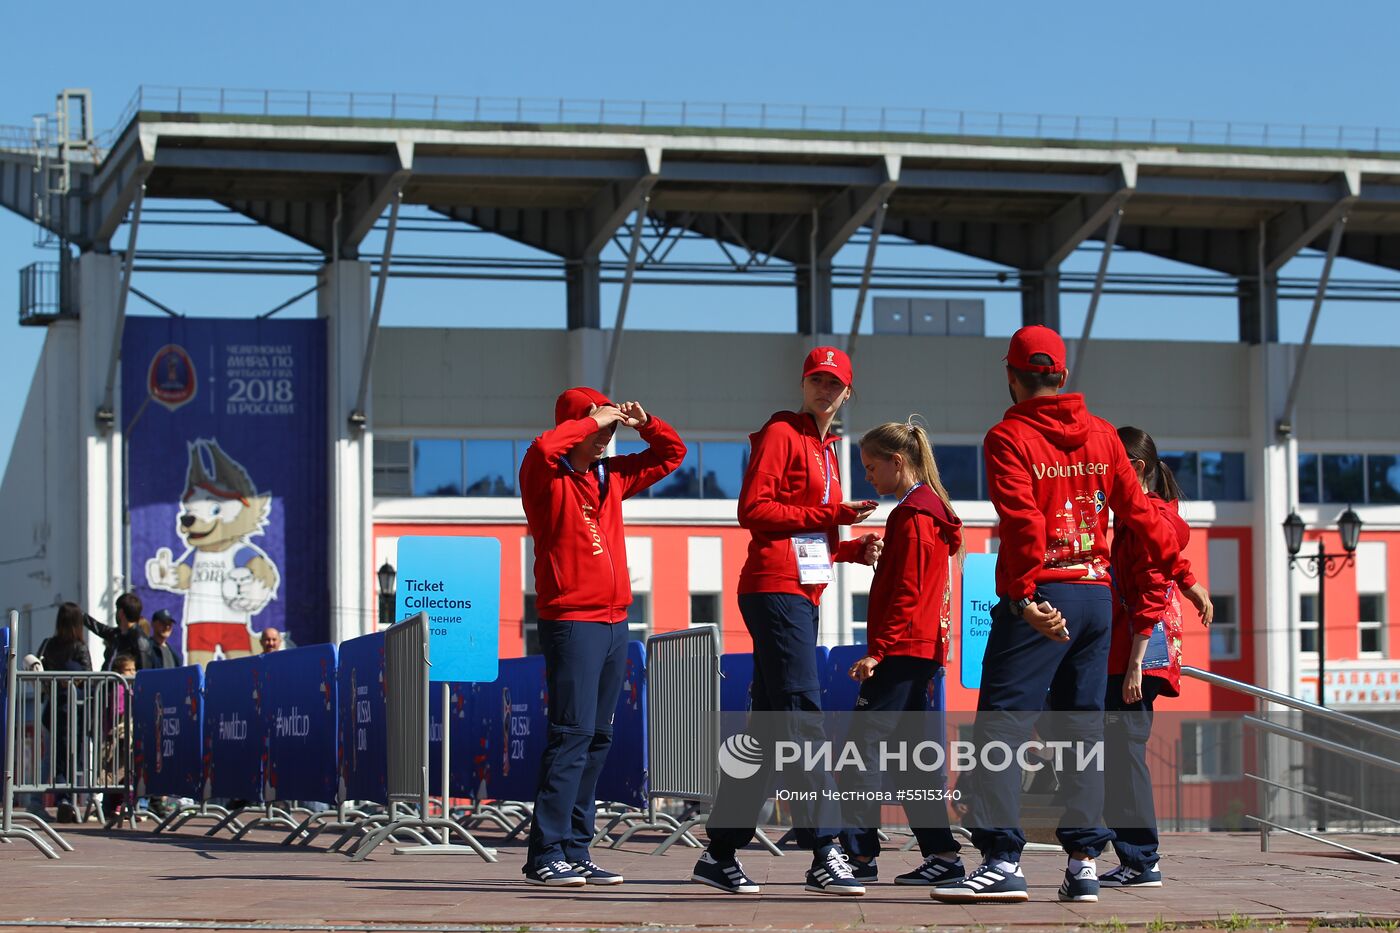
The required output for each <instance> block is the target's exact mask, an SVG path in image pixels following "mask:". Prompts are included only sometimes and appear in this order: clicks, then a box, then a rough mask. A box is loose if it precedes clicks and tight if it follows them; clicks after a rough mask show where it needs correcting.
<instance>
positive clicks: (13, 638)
mask: <svg viewBox="0 0 1400 933" xmlns="http://www.w3.org/2000/svg"><path fill="white" fill-rule="evenodd" d="M18 639H19V613H18V612H16V611H15V610H13V609H11V610H10V618H9V624H8V625H7V626H6V627H5V628H4V629H0V661H3V667H4V674H3V679H0V689H3V691H4V692H3V693H0V717H3V718H0V726H3V731H0V758H3V759H4V762H3V763H4V767H5V771H4V775H3V785H2V786H0V840H4V841H6V842H8V841H9V840H11V839H27V840H29V841H30V842H32V843H33V844H34V846H35V847H36V848H38V850H39V851H40V852H42V853H44V854H45V855H47V856H48V857H49V858H52V859H56V858H58V857H59V856H58V853H57V852H56V851H54V848H53V846H51V845H49V842H50V841H52V842H53V843H54V845H56V846H58V847H59V848H60V849H63V850H64V851H67V852H72V851H73V847H72V846H71V845H69V843H68V840H66V839H64V838H63V837H62V836H60V835H59V834H58V833H57V832H55V831H54V829H53V827H52V826H50V825H49V824H48V823H47V822H45V821H44V819H43V818H42V817H39V816H36V815H35V814H33V813H28V812H26V811H24V810H21V811H19V812H18V813H16V812H15V757H16V752H15V750H16V749H17V748H18V747H19V743H20V738H19V736H20V731H19V729H18V726H19V724H20V719H19V716H18V715H17V714H18V702H17V700H18V698H19V690H18V684H17V682H16V674H17V673H18V671H17V658H16V655H15V645H16V644H17V643H18ZM16 822H20V823H24V824H27V825H24V826H17V825H15V824H16ZM31 825H32V826H33V827H34V829H31V828H30V826H31ZM35 829H37V830H38V832H35ZM40 833H42V834H43V835H40ZM45 837H47V839H46V838H45Z"/></svg>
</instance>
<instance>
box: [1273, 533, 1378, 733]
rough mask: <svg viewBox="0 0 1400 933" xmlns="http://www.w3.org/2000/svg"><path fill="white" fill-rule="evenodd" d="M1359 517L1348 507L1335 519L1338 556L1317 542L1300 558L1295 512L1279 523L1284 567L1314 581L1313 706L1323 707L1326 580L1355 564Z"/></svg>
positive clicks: (1301, 542)
mask: <svg viewBox="0 0 1400 933" xmlns="http://www.w3.org/2000/svg"><path fill="white" fill-rule="evenodd" d="M1361 524H1362V523H1361V516H1359V515H1357V514H1356V512H1354V511H1352V508H1351V506H1347V510H1346V511H1345V512H1343V513H1342V514H1341V515H1340V516H1338V517H1337V528H1338V530H1339V531H1340V532H1341V536H1342V553H1341V554H1328V553H1327V552H1326V551H1325V550H1323V547H1322V539H1320V538H1319V539H1318V542H1317V553H1316V554H1311V555H1308V556H1307V557H1300V556H1299V555H1298V552H1299V551H1300V550H1302V548H1303V531H1304V526H1303V520H1302V518H1300V517H1299V516H1298V513H1297V512H1290V513H1288V517H1287V518H1285V519H1284V520H1283V537H1284V540H1285V541H1286V542H1287V544H1288V566H1290V567H1294V566H1300V567H1301V568H1302V571H1303V574H1304V575H1305V576H1307V577H1309V578H1311V579H1315V580H1317V705H1318V706H1326V705H1327V689H1326V683H1327V580H1328V578H1329V577H1335V576H1336V575H1337V574H1339V573H1341V572H1342V569H1343V568H1345V567H1350V566H1352V565H1353V564H1355V563H1356V545H1357V544H1358V543H1359V542H1360V541H1361Z"/></svg>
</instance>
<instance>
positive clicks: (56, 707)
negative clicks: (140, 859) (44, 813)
mask: <svg viewBox="0 0 1400 933" xmlns="http://www.w3.org/2000/svg"><path fill="white" fill-rule="evenodd" d="M18 627H19V614H18V613H17V612H15V611H14V610H11V611H10V620H9V629H8V641H9V644H10V646H13V645H15V644H17V642H18V634H19V633H18ZM5 655H6V661H5V666H6V689H5V707H6V708H5V719H6V728H5V748H4V756H5V780H4V788H3V798H4V799H3V808H4V816H3V820H4V822H3V825H0V838H6V837H8V836H19V837H22V838H26V839H29V840H30V841H31V842H33V843H35V844H36V845H39V847H40V848H41V849H43V850H44V854H45V855H49V856H51V857H53V858H57V857H58V856H57V853H55V852H53V851H52V849H50V848H48V847H47V846H45V845H43V844H41V840H39V838H38V837H37V836H35V835H34V834H33V832H32V831H29V832H25V831H19V830H16V828H15V826H14V821H15V819H16V818H18V819H20V820H22V821H25V822H32V823H34V824H35V825H37V826H38V827H39V829H40V830H41V831H43V832H44V833H45V834H46V835H48V836H49V837H50V838H51V839H52V840H54V841H55V842H56V843H58V845H59V846H60V847H61V848H64V849H67V850H69V851H72V847H71V846H70V845H68V844H67V842H66V841H65V840H64V839H63V838H62V837H61V836H60V835H59V834H58V833H57V832H55V831H54V830H53V829H52V828H51V827H49V825H48V824H47V823H45V822H44V821H43V820H42V819H40V818H38V817H35V816H33V815H31V814H27V813H19V814H16V813H15V812H14V796H15V795H16V794H45V793H55V794H62V795H66V796H70V797H71V796H72V795H75V794H121V795H122V804H121V809H120V810H119V811H118V812H117V814H116V816H115V817H114V818H113V819H112V820H111V821H109V823H108V826H109V827H110V826H113V825H116V824H118V823H120V822H122V820H123V819H125V820H126V822H127V823H128V825H129V826H131V827H132V828H135V825H136V820H135V802H136V801H135V798H134V796H133V794H132V790H133V788H132V776H133V772H132V754H131V752H132V721H131V714H132V691H131V685H130V684H129V683H128V682H127V681H126V678H124V677H122V676H121V675H120V674H115V673H113V672H111V671H21V670H18V668H17V665H16V662H15V656H14V650H13V647H7V648H6V650H5ZM25 724H32V726H33V733H32V740H31V741H29V742H25V740H24V736H23V733H22V731H21V727H22V726H23V725H25Z"/></svg>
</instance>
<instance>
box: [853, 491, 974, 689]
mask: <svg viewBox="0 0 1400 933" xmlns="http://www.w3.org/2000/svg"><path fill="white" fill-rule="evenodd" d="M960 547H962V522H961V521H959V520H958V517H957V516H956V515H954V514H953V513H952V512H951V511H950V510H949V509H948V507H947V506H946V505H944V504H943V500H942V499H940V498H938V494H937V493H936V492H934V491H933V490H932V489H930V488H929V487H928V486H926V485H923V484H920V485H918V486H915V487H914V489H913V491H912V492H910V493H909V495H908V496H906V497H905V498H904V500H903V501H902V502H900V503H899V505H897V506H895V507H894V509H893V511H891V512H890V517H889V520H888V521H887V522H886V523H885V550H884V551H883V552H882V553H881V554H880V562H879V563H878V564H877V565H876V566H875V579H874V580H873V581H872V582H871V584H870V608H869V611H868V615H867V616H866V629H865V635H866V641H867V642H868V647H867V650H866V652H865V653H866V655H867V656H869V657H872V658H874V659H875V660H877V661H880V660H883V659H885V658H887V657H889V656H890V655H907V656H909V657H915V658H932V659H933V660H934V662H935V663H936V664H938V665H940V666H941V665H943V664H945V663H947V659H948V628H949V625H950V624H951V621H952V618H953V581H952V576H951V574H949V572H948V563H949V559H950V558H951V557H952V555H953V554H956V553H957V552H958V548H960Z"/></svg>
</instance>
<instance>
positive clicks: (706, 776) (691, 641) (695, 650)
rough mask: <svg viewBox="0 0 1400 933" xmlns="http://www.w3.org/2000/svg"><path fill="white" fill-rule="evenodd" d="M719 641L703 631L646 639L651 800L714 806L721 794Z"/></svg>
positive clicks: (707, 629)
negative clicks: (716, 795) (678, 801)
mask: <svg viewBox="0 0 1400 933" xmlns="http://www.w3.org/2000/svg"><path fill="white" fill-rule="evenodd" d="M719 657H720V649H719V635H718V633H717V631H716V630H715V628H714V626H709V625H700V626H696V627H694V628H690V629H683V630H681V631H678V632H666V633H664V634H661V635H653V636H651V637H650V638H648V639H647V685H648V687H649V689H650V694H649V695H648V697H647V767H648V769H649V770H648V775H647V777H648V787H647V793H648V796H649V797H650V798H651V799H653V800H655V799H656V798H659V797H679V798H682V799H684V800H690V801H695V802H700V803H713V802H714V799H715V793H716V791H718V789H719V741H720V698H719V681H720V675H719Z"/></svg>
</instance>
